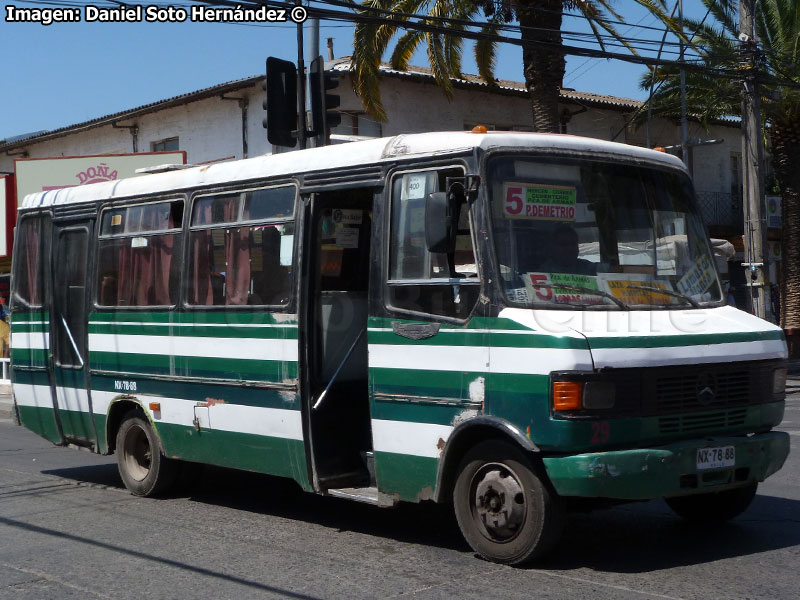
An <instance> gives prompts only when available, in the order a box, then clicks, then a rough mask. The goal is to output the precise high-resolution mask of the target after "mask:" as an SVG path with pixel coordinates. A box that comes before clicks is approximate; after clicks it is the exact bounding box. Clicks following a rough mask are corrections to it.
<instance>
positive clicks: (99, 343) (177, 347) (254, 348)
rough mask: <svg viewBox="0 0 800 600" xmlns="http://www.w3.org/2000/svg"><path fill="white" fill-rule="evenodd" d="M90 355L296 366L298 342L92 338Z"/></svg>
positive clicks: (181, 338) (106, 335) (97, 335)
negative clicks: (222, 360)
mask: <svg viewBox="0 0 800 600" xmlns="http://www.w3.org/2000/svg"><path fill="white" fill-rule="evenodd" d="M89 351H90V352H115V353H124V354H149V355H152V354H158V355H166V356H189V357H204V358H205V357H208V358H233V359H253V360H279V361H286V362H297V340H295V339H290V340H280V339H258V338H215V337H172V336H166V335H165V336H159V335H114V334H108V333H90V334H89Z"/></svg>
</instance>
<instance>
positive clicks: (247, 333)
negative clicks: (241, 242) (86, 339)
mask: <svg viewBox="0 0 800 600" xmlns="http://www.w3.org/2000/svg"><path fill="white" fill-rule="evenodd" d="M89 333H94V334H110V335H156V336H163V337H165V338H167V337H174V338H189V337H209V338H255V339H277V340H296V339H297V327H294V326H291V327H270V326H265V327H243V326H236V325H230V326H217V327H210V326H207V325H178V324H172V325H169V324H165V325H152V324H138V325H128V324H121V323H105V322H101V323H90V324H89Z"/></svg>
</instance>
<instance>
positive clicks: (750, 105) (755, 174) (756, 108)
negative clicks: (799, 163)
mask: <svg viewBox="0 0 800 600" xmlns="http://www.w3.org/2000/svg"><path fill="white" fill-rule="evenodd" d="M754 8H755V0H739V30H740V32H741V33H740V36H739V39H740V41H741V42H742V46H743V51H742V68H743V71H744V73H745V76H744V77H743V79H742V86H743V88H742V134H743V136H742V160H743V163H744V165H743V166H744V168H743V172H744V182H743V183H744V190H743V191H744V202H743V205H744V238H745V240H744V241H745V252H744V256H745V262H744V263H743V266H744V267H745V269H746V280H747V286H748V289H749V290H750V298H751V302H752V307H753V312H754V314H755V315H756V316H757V317H761V318H762V319H766V318H767V300H766V285H767V282H768V277H767V264H766V259H765V256H764V248H765V246H766V241H765V236H764V232H765V230H764V219H763V215H764V170H763V165H764V149H763V141H762V138H761V96H760V93H759V89H758V84H757V83H756V76H755V74H756V58H757V44H756V39H755V33H754V23H753V21H754V14H753V13H754Z"/></svg>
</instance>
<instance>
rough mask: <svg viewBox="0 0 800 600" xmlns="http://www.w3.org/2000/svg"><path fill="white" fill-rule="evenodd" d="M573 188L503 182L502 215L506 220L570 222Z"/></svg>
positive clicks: (574, 189) (574, 199) (572, 216)
mask: <svg viewBox="0 0 800 600" xmlns="http://www.w3.org/2000/svg"><path fill="white" fill-rule="evenodd" d="M576 198H577V190H576V188H574V187H570V186H565V185H538V184H532V183H527V184H525V183H506V184H505V185H504V186H503V216H504V217H505V218H506V219H534V220H538V221H574V220H575V204H576Z"/></svg>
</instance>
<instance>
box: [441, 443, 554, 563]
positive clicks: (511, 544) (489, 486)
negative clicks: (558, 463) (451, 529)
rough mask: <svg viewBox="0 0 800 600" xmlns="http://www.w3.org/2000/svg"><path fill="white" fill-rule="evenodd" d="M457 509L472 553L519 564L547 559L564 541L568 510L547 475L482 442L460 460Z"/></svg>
mask: <svg viewBox="0 0 800 600" xmlns="http://www.w3.org/2000/svg"><path fill="white" fill-rule="evenodd" d="M453 506H454V508H455V513H456V519H457V520H458V526H459V527H460V528H461V533H462V534H463V535H464V538H465V539H466V540H467V543H469V545H470V546H472V549H473V550H475V552H477V553H478V554H480V555H481V556H483V557H484V558H485V559H486V560H490V561H492V562H497V563H503V564H509V565H518V564H522V563H525V562H527V561H531V560H534V559H536V558H540V557H542V556H544V555H545V554H546V553H547V552H549V551H550V550H551V549H552V548H553V547H554V546H555V545H556V544H557V543H558V540H559V539H560V537H561V532H562V530H563V527H564V507H563V503H562V500H561V498H560V497H559V496H558V494H556V492H555V490H554V489H553V488H552V486H551V484H550V482H549V481H548V480H547V478H546V476H544V475H543V474H541V470H540V469H537V468H536V467H535V466H534V465H533V464H532V463H531V461H530V460H529V459H528V457H527V456H526V455H525V453H524V452H523V451H522V450H520V449H519V448H517V447H515V446H512V445H511V444H509V443H506V442H503V441H500V440H488V441H485V442H481V443H480V444H478V445H477V446H475V447H474V448H472V449H471V450H470V451H469V452H468V453H467V454H466V456H465V457H464V459H463V460H462V461H461V465H460V466H459V469H458V476H457V479H456V485H455V488H454V489H453Z"/></svg>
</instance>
